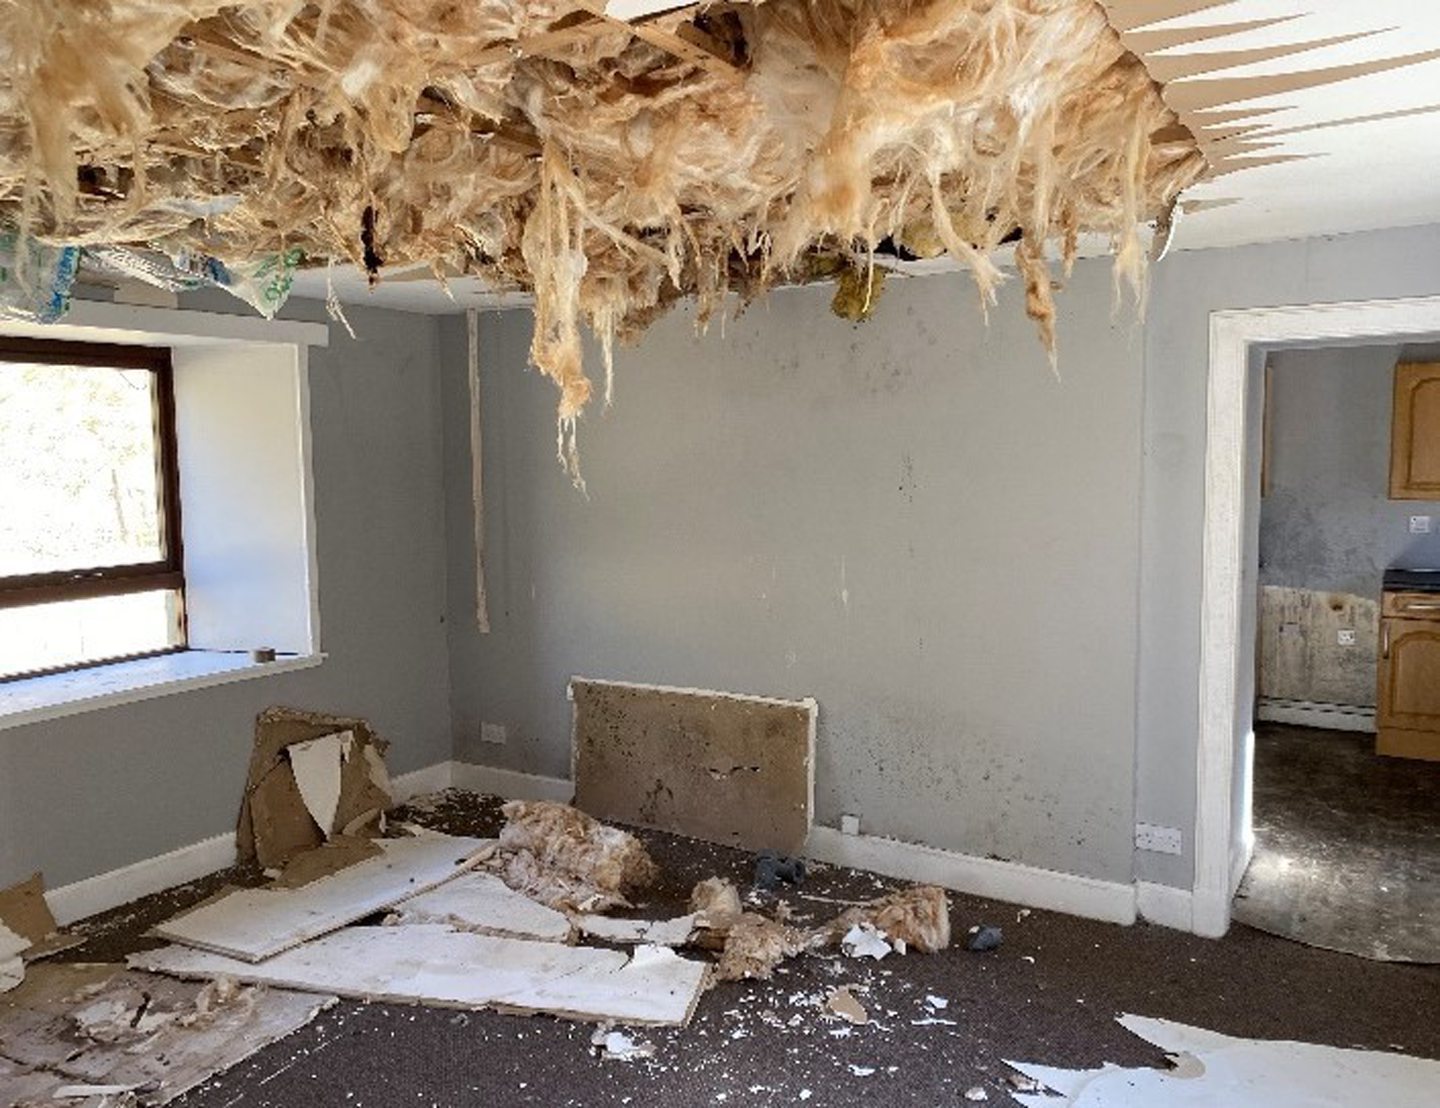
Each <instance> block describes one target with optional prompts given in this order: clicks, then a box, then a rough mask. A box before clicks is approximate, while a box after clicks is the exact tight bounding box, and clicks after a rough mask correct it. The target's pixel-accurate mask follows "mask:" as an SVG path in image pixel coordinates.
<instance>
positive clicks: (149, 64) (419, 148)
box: [0, 0, 1206, 465]
mask: <svg viewBox="0 0 1440 1108" xmlns="http://www.w3.org/2000/svg"><path fill="white" fill-rule="evenodd" d="M603 11H604V5H603V4H600V3H582V2H579V0H576V2H566V0H474V2H472V3H467V4H459V5H457V4H453V3H451V2H450V0H324V2H321V3H296V2H293V0H245V2H241V3H229V4H227V3H222V2H218V0H173V2H172V0H166V2H164V3H161V2H159V0H97V2H95V3H87V4H77V3H60V4H55V3H50V2H48V0H9V2H8V3H7V4H6V23H7V28H6V31H5V34H4V35H3V37H0V221H4V222H9V223H11V224H13V225H15V226H16V227H18V228H20V229H21V230H22V231H23V232H25V233H28V234H33V235H36V236H39V237H41V238H43V239H45V240H47V241H50V242H56V243H64V244H82V245H83V244H91V245H94V244H130V245H136V246H144V247H146V248H150V249H154V250H157V251H160V252H162V253H164V254H166V255H169V256H170V257H172V258H176V257H185V256H188V254H187V252H198V253H199V254H202V255H204V256H207V257H215V258H218V259H221V260H223V262H224V263H226V264H227V265H229V266H233V267H243V266H244V265H245V264H246V263H247V262H250V261H253V260H254V259H257V258H260V257H264V256H271V255H277V254H284V253H285V252H286V251H289V250H292V249H295V248H299V249H300V250H303V252H304V254H305V256H306V258H307V259H308V260H309V263H310V264H316V263H323V262H327V261H335V262H347V261H348V262H353V263H354V264H356V265H357V266H361V267H363V268H365V269H367V270H369V271H370V273H371V274H372V276H377V277H383V275H384V273H385V271H386V270H388V269H391V268H393V267H396V266H399V265H405V264H408V263H426V264H428V265H430V266H432V267H433V268H434V270H435V272H436V274H437V275H440V276H442V278H443V276H444V275H445V274H456V273H474V274H479V275H481V276H483V277H484V278H486V279H488V280H489V281H490V282H492V283H493V284H495V285H496V286H499V287H503V288H519V289H526V290H532V291H533V292H534V295H535V302H536V327H535V337H534V344H533V348H532V351H531V355H532V359H533V361H534V362H535V364H536V365H537V366H538V367H539V368H540V369H541V370H543V371H544V372H545V373H546V374H548V375H549V376H550V377H551V378H553V380H554V381H555V383H556V385H557V386H558V387H559V390H560V405H559V417H560V421H561V430H562V439H561V450H562V455H564V456H566V457H568V459H569V460H570V462H571V464H572V465H573V463H574V454H573V446H574V440H573V431H574V427H575V420H576V418H577V417H578V416H579V415H580V413H581V412H582V411H583V410H584V409H585V408H586V406H587V405H588V404H589V402H590V400H591V394H592V386H591V381H590V378H589V376H588V374H587V371H586V369H585V368H584V366H583V364H582V359H581V340H580V335H581V330H580V328H581V324H582V322H583V323H588V325H589V326H590V327H591V328H592V329H593V330H594V331H595V332H596V333H597V334H598V336H599V338H600V340H601V345H602V348H603V350H604V351H605V359H606V363H607V380H608V372H609V369H608V365H609V361H610V351H611V349H612V346H613V343H614V341H615V339H616V338H629V337H633V336H635V335H637V334H638V333H639V332H641V331H643V330H644V329H645V327H647V326H648V325H649V324H650V323H651V322H652V321H653V320H654V319H655V318H656V317H657V316H658V315H659V314H660V313H661V312H662V311H664V310H665V309H666V308H667V307H668V306H669V305H670V304H672V303H674V302H675V301H676V300H678V299H680V298H682V297H695V298H697V299H698V301H699V305H700V318H701V319H702V321H703V320H704V319H706V318H708V316H709V315H710V313H712V312H713V311H714V310H715V309H716V308H717V307H718V305H719V304H720V302H721V300H722V298H723V296H724V295H725V294H726V293H727V292H731V291H735V292H739V293H741V294H742V295H744V296H745V297H751V296H754V295H756V294H758V293H759V292H761V291H763V290H764V289H765V288H767V287H769V286H771V285H773V284H775V283H777V282H781V281H797V280H807V279H811V278H813V277H814V276H817V275H830V274H833V273H835V272H837V271H839V270H841V269H844V270H847V271H849V272H850V273H851V274H852V275H851V276H850V277H849V278H848V279H847V280H848V282H849V288H850V292H848V293H847V294H846V295H845V297H844V298H843V299H842V303H841V307H842V308H843V309H844V310H845V313H846V314H847V315H850V316H851V317H852V318H854V317H857V316H863V315H864V314H865V313H867V312H868V311H869V309H870V307H871V306H872V302H873V299H874V295H875V294H876V293H877V292H878V285H877V284H876V283H875V282H874V281H873V279H872V278H870V277H868V276H867V273H868V268H869V265H870V264H871V261H870V260H871V258H872V256H873V252H874V251H875V249H876V248H877V247H879V246H882V245H883V244H886V243H889V244H891V245H892V246H894V247H896V248H899V249H903V250H904V251H906V252H908V253H909V254H913V255H918V256H921V257H934V256H938V255H940V254H949V255H951V256H952V257H954V258H955V259H957V260H958V261H959V262H961V263H963V264H964V265H965V266H966V267H968V268H969V270H970V271H971V272H972V273H973V274H974V277H975V280H976V282H977V284H978V286H979V289H980V294H981V296H982V298H983V299H984V300H986V301H987V302H988V301H990V300H992V299H993V298H994V292H995V288H996V286H997V285H998V284H999V283H1000V281H1001V279H1002V278H1001V273H1000V271H999V270H998V269H997V267H996V264H995V262H994V260H993V257H994V255H995V254H996V252H997V251H998V250H999V248H1000V247H1001V246H1002V244H1005V243H1018V245H1017V246H1016V249H1015V261H1016V263H1017V266H1018V269H1019V272H1020V274H1021V276H1022V278H1023V281H1024V284H1025V289H1026V304H1027V310H1028V312H1029V314H1030V315H1031V316H1033V317H1034V318H1035V320H1036V321H1037V323H1038V325H1039V327H1040V331H1041V335H1042V337H1043V338H1044V341H1045V342H1046V343H1047V345H1050V346H1051V347H1052V349H1053V344H1054V314H1055V308H1054V304H1053V298H1052V285H1053V284H1054V280H1055V278H1054V276H1053V275H1052V272H1051V265H1052V261H1051V259H1050V258H1049V256H1048V255H1049V253H1050V252H1052V251H1054V252H1057V253H1058V256H1059V259H1060V260H1061V261H1062V262H1063V263H1064V265H1065V267H1067V268H1068V266H1069V264H1070V263H1071V262H1072V261H1073V259H1074V257H1075V252H1076V244H1077V241H1078V236H1079V235H1080V234H1081V233H1082V232H1098V233H1100V234H1103V235H1107V236H1109V238H1110V240H1111V241H1112V243H1113V247H1114V251H1115V254H1116V267H1117V273H1118V274H1119V275H1120V276H1122V277H1124V278H1125V279H1127V280H1128V281H1129V282H1130V283H1131V284H1132V285H1133V286H1134V287H1135V289H1136V291H1137V292H1139V291H1140V290H1141V289H1142V287H1143V279H1144V262H1145V259H1144V256H1143V254H1142V251H1141V248H1140V244H1139V240H1138V237H1137V228H1138V225H1139V224H1140V223H1141V222H1142V221H1143V220H1145V219H1148V218H1154V217H1156V216H1158V215H1159V214H1160V213H1161V212H1163V211H1164V210H1165V209H1166V208H1167V206H1168V205H1169V204H1170V203H1171V202H1172V201H1173V200H1174V199H1175V197H1176V196H1177V195H1178V193H1179V192H1180V191H1181V190H1182V189H1183V188H1185V187H1186V186H1188V185H1189V184H1191V183H1193V182H1194V181H1196V180H1197V179H1198V178H1199V177H1200V176H1201V175H1202V174H1203V173H1204V172H1205V169H1206V163H1205V160H1204V157H1203V156H1202V155H1201V153H1200V152H1199V150H1198V148H1197V146H1196V144H1195V142H1194V140H1193V138H1192V137H1191V136H1190V135H1189V133H1188V132H1187V131H1185V130H1184V128H1183V127H1178V126H1176V124H1177V120H1176V117H1175V115H1174V114H1173V113H1172V112H1171V111H1170V110H1169V109H1168V108H1166V106H1165V105H1164V103H1163V102H1162V100H1161V98H1160V95H1159V90H1158V88H1157V86H1156V85H1155V83H1154V82H1153V81H1152V80H1151V78H1150V76H1149V75H1148V74H1147V72H1146V71H1145V69H1144V67H1143V66H1142V64H1141V63H1140V61H1139V60H1138V59H1137V58H1136V57H1135V56H1134V55H1133V54H1131V53H1130V52H1128V51H1127V50H1126V49H1125V48H1124V47H1123V46H1122V45H1121V42H1120V39H1119V36H1118V35H1117V34H1116V32H1115V31H1114V30H1113V29H1112V27H1111V26H1110V24H1109V22H1108V21H1107V18H1106V14H1105V10H1104V8H1103V7H1102V5H1101V4H1099V3H1098V2H1096V0H766V2H764V3H747V2H733V3H718V2H717V3H709V4H703V5H698V6H695V7H691V8H683V9H679V10H678V11H676V12H673V13H669V14H667V15H664V16H661V17H652V18H651V19H650V20H649V21H648V22H647V23H646V26H645V28H644V32H645V33H644V34H643V35H641V34H637V33H633V31H632V28H630V27H628V26H626V25H624V24H621V23H620V22H619V21H617V20H615V19H613V18H608V17H605V16H604V15H603ZM666 36H669V37H668V38H667V37H666ZM677 38H678V39H683V40H686V41H690V40H697V39H698V40H700V41H703V42H704V44H705V51H700V52H696V51H694V50H689V49H678V48H676V47H675V46H673V45H671V46H666V45H664V44H665V43H667V42H670V43H673V42H674V41H675V40H676V39H677ZM657 42H659V43H660V45H657ZM1052 244H1054V245H1052ZM857 291H859V292H862V293H863V294H862V295H855V293H856V292H857ZM607 394H608V388H607Z"/></svg>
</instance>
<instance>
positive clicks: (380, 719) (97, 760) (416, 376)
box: [0, 299, 450, 886]
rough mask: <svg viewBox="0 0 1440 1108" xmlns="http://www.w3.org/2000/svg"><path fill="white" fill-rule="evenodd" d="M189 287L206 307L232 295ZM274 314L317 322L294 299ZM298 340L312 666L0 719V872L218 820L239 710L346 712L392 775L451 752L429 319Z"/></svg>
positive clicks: (192, 838) (208, 827)
mask: <svg viewBox="0 0 1440 1108" xmlns="http://www.w3.org/2000/svg"><path fill="white" fill-rule="evenodd" d="M232 303H233V302H231V301H229V300H228V299H226V300H206V301H203V302H201V303H200V304H198V305H197V306H201V307H203V308H206V309H209V310H237V309H235V308H233V307H232ZM286 315H287V316H291V317H294V318H309V319H316V320H324V319H325V318H326V317H325V314H324V311H323V309H321V308H320V307H319V306H318V305H314V304H303V303H297V304H296V305H295V306H294V307H293V308H290V309H287V312H286ZM349 315H350V318H351V322H352V323H353V325H354V326H355V329H356V331H357V332H358V333H359V334H360V336H361V341H359V342H352V341H351V340H350V339H349V338H348V337H347V336H346V334H345V332H344V330H343V329H342V328H338V327H332V328H331V340H330V341H331V346H330V347H329V348H328V349H323V350H322V349H316V350H313V351H312V352H311V356H310V390H311V403H312V413H313V417H312V418H313V445H314V477H315V493H316V516H317V527H318V542H319V562H320V576H319V585H320V607H321V633H322V646H323V648H324V649H325V650H326V651H327V652H328V653H329V658H328V660H327V661H326V662H325V663H324V664H323V665H321V666H320V667H319V668H318V669H314V670H308V671H304V672H301V673H295V674H286V675H276V676H273V677H265V678H261V679H257V680H253V681H246V682H242V683H239V684H234V685H226V686H221V687H217V688H214V689H206V690H199V691H194V692H187V693H183V694H180V695H175V696H170V697H165V698H162V699H157V700H150V701H145V702H142V703H138V704H134V705H128V706H125V707H119V708H110V709H105V710H102V711H97V712H91V713H87V714H84V715H78V716H71V717H68V718H65V719H61V720H55V721H52V722H48V723H40V724H34V725H30V726H27V727H21V728H16V729H12V730H4V731H0V886H3V885H4V884H7V883H9V882H10V881H12V880H17V879H19V878H21V877H23V876H26V875H27V874H28V873H29V872H30V871H31V870H34V869H43V870H44V871H45V875H46V878H47V880H48V881H49V883H50V884H51V885H52V886H53V885H57V884H63V883H65V882H68V881H73V880H77V879H79V878H83V877H88V876H91V875H93V874H96V873H100V872H103V871H105V870H109V869H113V868H115V867H118V866H122V865H125V864H127V863H130V862H134V861H137V860H139V859H142V858H147V857H150V856H153V855H156V854H160V853H163V852H165V851H168V850H172V849H175V848H176V847H180V846H184V845H188V844H189V843H193V842H196V841H198V840H200V839H202V838H205V837H207V836H210V835H214V834H217V833H219V832H223V831H226V830H228V829H230V828H232V827H233V826H234V821H235V814H236V812H237V810H238V805H239V798H240V790H241V787H242V786H243V784H244V777H245V766H246V759H247V758H248V755H249V750H250V744H251V739H252V728H253V722H254V717H255V713H256V712H257V711H258V710H259V709H261V708H263V707H265V706H267V705H269V704H275V703H285V704H294V705H298V706H302V707H312V708H317V709H322V710H333V711H339V712H347V713H357V714H360V715H363V716H367V717H369V718H370V719H372V720H373V721H374V723H375V725H376V727H377V728H378V730H379V731H380V733H381V734H382V735H384V736H385V737H387V738H389V739H390V740H391V741H392V742H393V744H394V745H393V747H392V749H391V753H390V759H389V761H390V765H391V768H392V769H393V770H394V771H395V772H398V773H403V772H405V771H407V770H412V769H416V768H419V767H422V766H428V765H433V764H434V763H436V762H442V761H445V760H446V759H448V758H449V757H450V735H449V731H450V710H449V689H448V681H447V662H446V642H445V629H444V626H443V619H444V615H445V590H446V581H445V564H444V554H443V550H442V546H441V542H440V536H441V535H443V533H444V528H445V521H444V505H443V496H442V489H441V485H442V474H441V450H440V431H439V428H440V411H439V403H440V397H439V375H438V371H437V366H438V364H439V359H438V356H437V345H436V344H437V326H436V322H435V321H434V320H433V319H431V318H428V317H423V316H413V315H406V314H403V313H397V312H389V311H379V310H366V309H350V311H349Z"/></svg>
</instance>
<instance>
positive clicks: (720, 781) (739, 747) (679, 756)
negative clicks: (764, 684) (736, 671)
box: [570, 677, 818, 854]
mask: <svg viewBox="0 0 1440 1108" xmlns="http://www.w3.org/2000/svg"><path fill="white" fill-rule="evenodd" d="M570 698H571V700H572V701H573V702H574V706H575V707H574V731H573V755H572V757H573V761H574V767H575V806H576V807H577V808H579V809H581V810H582V811H585V812H588V813H590V814H591V815H592V816H594V817H595V818H597V819H601V820H613V821H618V822H620V823H629V824H638V825H639V826H641V827H653V828H656V829H657V830H660V831H671V832H674V833H676V834H681V835H690V836H693V837H695V838H698V839H704V840H706V841H707V842H714V843H721V844H723V845H725V846H734V847H741V848H744V849H749V850H762V849H767V848H768V849H773V850H778V851H782V852H784V853H789V854H798V853H799V852H800V851H802V850H803V849H804V847H805V840H806V837H807V836H808V835H809V833H810V823H811V812H812V810H813V808H814V794H815V724H816V714H817V711H818V709H817V707H816V704H815V701H814V700H773V699H769V698H767V697H756V696H741V695H737V694H734V693H722V692H707V691H702V690H697V689H675V688H665V687H660V686H649V685H631V684H625V683H621V682H614V681H595V680H590V679H588V678H583V677H576V678H573V679H572V680H571V682H570Z"/></svg>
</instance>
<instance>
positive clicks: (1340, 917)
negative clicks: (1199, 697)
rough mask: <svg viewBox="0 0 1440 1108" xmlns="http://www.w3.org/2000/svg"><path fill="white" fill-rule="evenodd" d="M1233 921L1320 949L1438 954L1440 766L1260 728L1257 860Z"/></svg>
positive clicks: (1364, 739)
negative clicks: (1378, 754)
mask: <svg viewBox="0 0 1440 1108" xmlns="http://www.w3.org/2000/svg"><path fill="white" fill-rule="evenodd" d="M1235 919H1236V920H1238V921H1239V922H1241V923H1244V924H1247V925H1248V926H1250V927H1254V928H1258V929H1259V930H1262V931H1268V932H1270V933H1271V934H1275V935H1280V936H1283V937H1285V938H1289V939H1294V940H1296V941H1298V942H1302V943H1307V944H1309V945H1311V946H1316V947H1321V948H1324V949H1326V950H1336V951H1341V952H1343V953H1347V954H1357V955H1360V956H1362V957H1365V958H1374V959H1378V960H1381V961H1403V962H1440V763H1435V762H1421V761H1414V760H1410V759H1400V758H1381V757H1379V756H1377V755H1376V754H1375V753H1374V736H1373V735H1365V734H1356V733H1347V732H1342V731H1323V730H1318V729H1315V728H1308V727H1290V726H1285V725H1280V724H1260V725H1258V726H1257V728H1256V735H1255V856H1254V860H1253V861H1252V862H1251V863H1250V868H1249V870H1248V871H1247V872H1246V875H1245V880H1244V881H1243V882H1242V883H1241V885H1240V891H1239V893H1238V895H1237V896H1236V899H1235Z"/></svg>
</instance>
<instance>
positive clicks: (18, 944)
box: [0, 873, 83, 992]
mask: <svg viewBox="0 0 1440 1108" xmlns="http://www.w3.org/2000/svg"><path fill="white" fill-rule="evenodd" d="M82 941H83V940H82V939H80V938H79V937H77V936H74V935H65V934H61V932H60V929H59V926H58V925H57V924H56V923H55V917H54V916H53V915H51V913H50V906H49V905H48V904H46V903H45V882H44V879H43V878H42V877H41V876H40V874H38V873H36V874H32V875H31V876H30V877H29V878H28V879H26V880H24V881H22V882H20V883H19V884H18V885H12V886H11V887H10V888H8V889H3V890H0V992H7V991H9V990H10V989H13V988H15V987H16V986H17V985H19V984H20V982H21V981H22V980H24V978H25V966H26V965H27V964H28V963H30V962H38V961H40V959H42V958H48V957H50V956H51V955H52V954H58V953H60V952H61V951H63V950H69V949H71V948H72V947H75V946H78V945H80V943H81V942H82Z"/></svg>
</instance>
